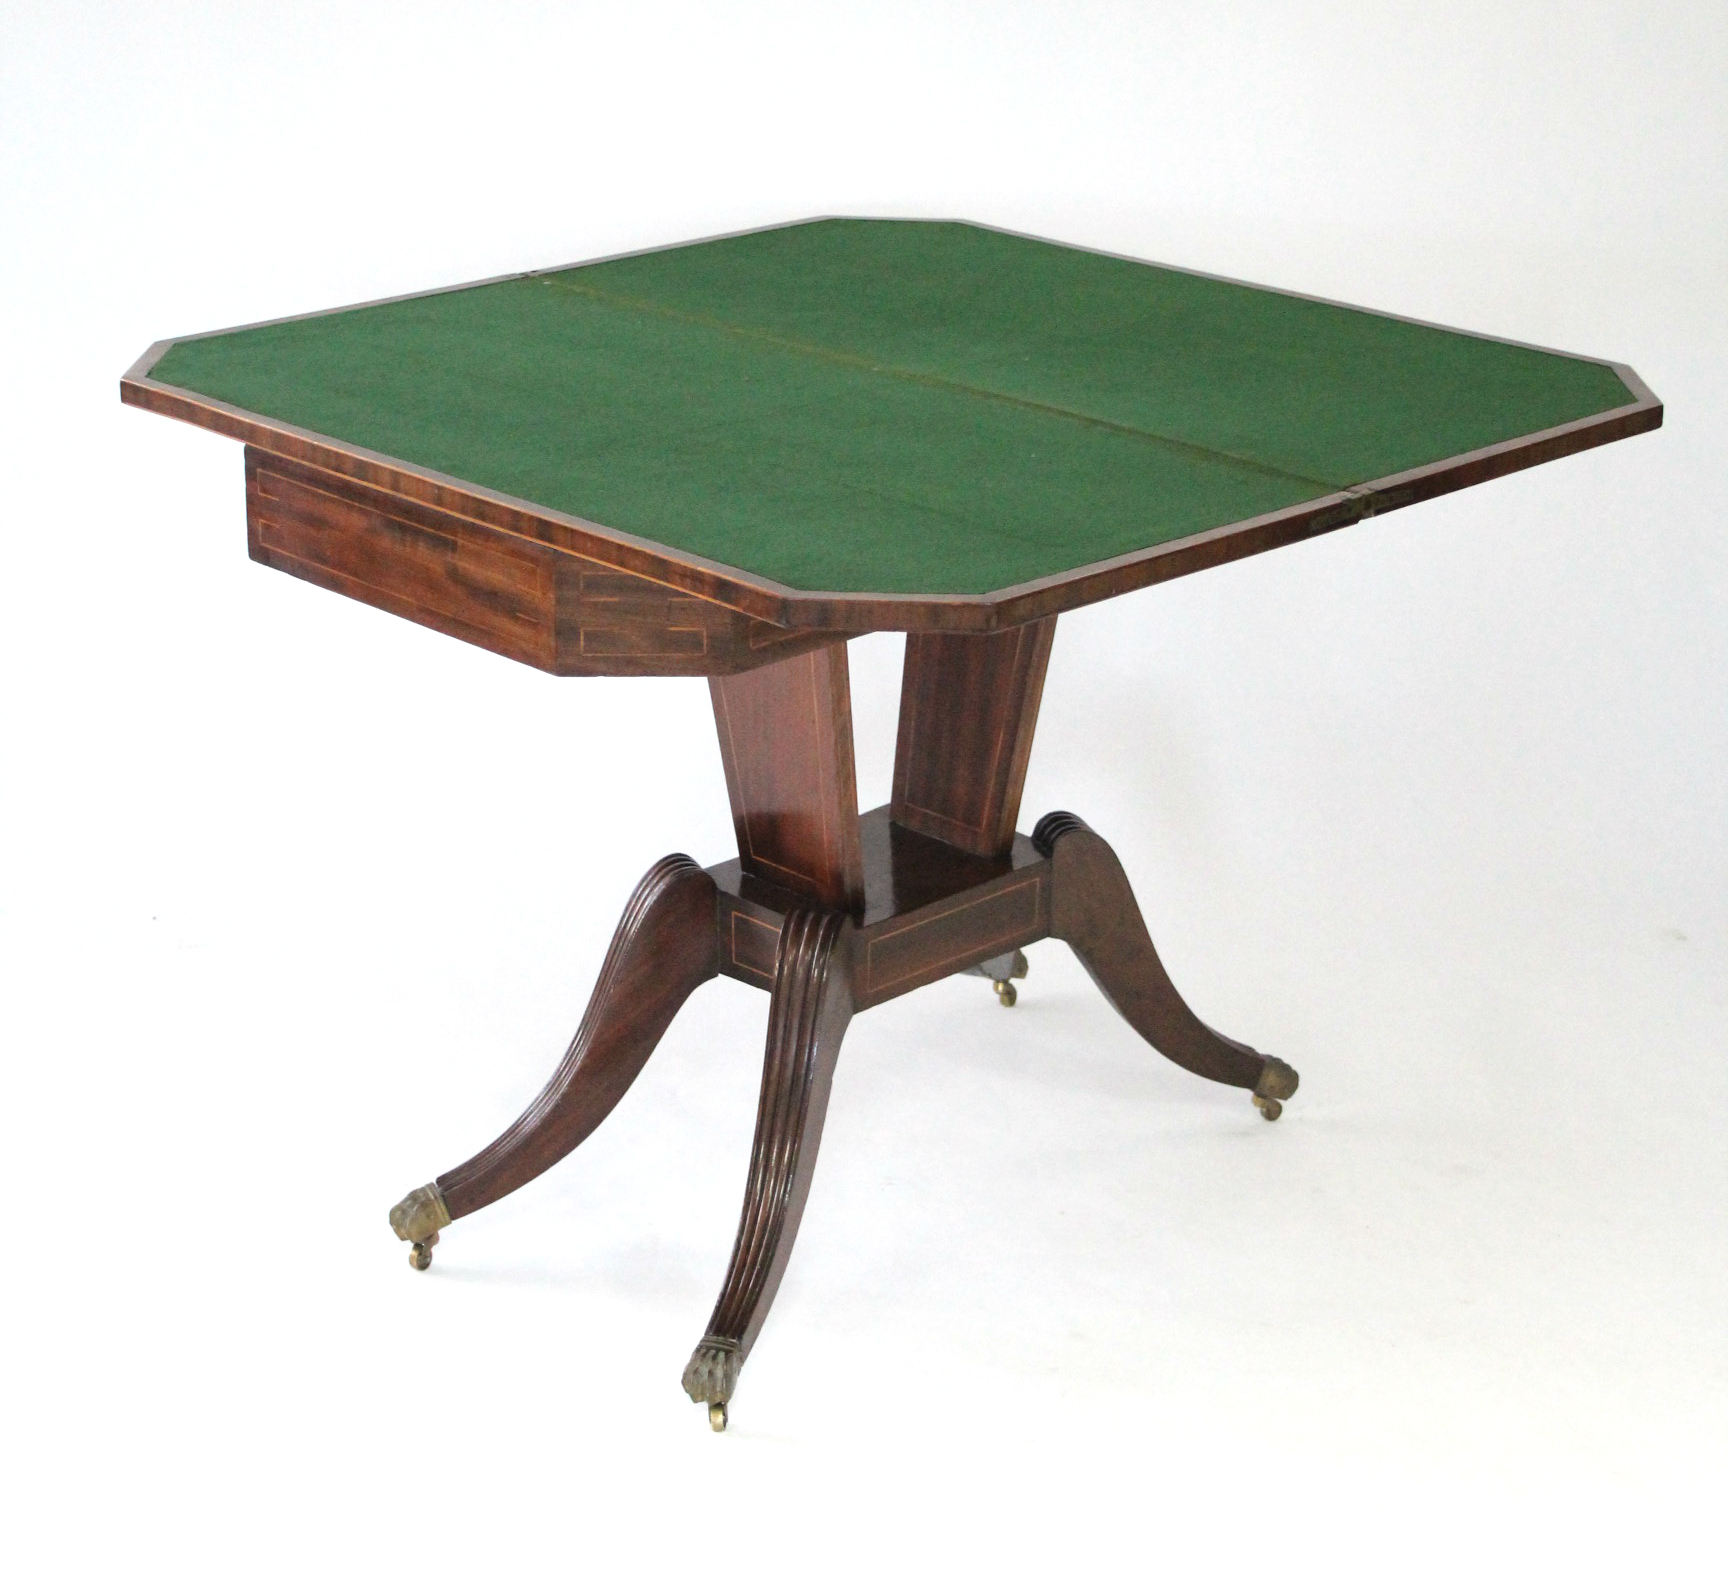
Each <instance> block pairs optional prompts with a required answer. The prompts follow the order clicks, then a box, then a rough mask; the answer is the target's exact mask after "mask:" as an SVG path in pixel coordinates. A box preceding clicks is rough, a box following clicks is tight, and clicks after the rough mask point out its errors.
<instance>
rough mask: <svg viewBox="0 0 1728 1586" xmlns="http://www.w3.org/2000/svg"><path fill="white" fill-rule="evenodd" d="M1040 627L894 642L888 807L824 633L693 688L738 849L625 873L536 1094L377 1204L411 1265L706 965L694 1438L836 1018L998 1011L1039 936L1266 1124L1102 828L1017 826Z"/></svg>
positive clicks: (1271, 1066) (749, 1291) (807, 1171)
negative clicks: (855, 765)
mask: <svg viewBox="0 0 1728 1586" xmlns="http://www.w3.org/2000/svg"><path fill="white" fill-rule="evenodd" d="M1052 626H1053V624H1052V623H1043V624H1029V625H1028V626H1027V627H1026V628H1025V629H1018V630H1010V631H1009V632H1007V633H1002V634H985V635H942V636H926V637H925V638H923V639H921V640H919V641H918V642H916V643H910V644H909V645H908V647H907V659H906V701H905V703H904V707H903V709H902V713H901V726H900V742H899V748H898V751H897V760H896V770H895V782H894V802H893V803H892V804H891V805H889V806H887V807H885V808H882V809H878V810H872V811H871V812H869V813H868V814H867V815H864V816H862V817H861V816H860V815H859V813H858V810H857V797H856V793H855V791H854V778H853V770H852V735H851V734H852V729H851V718H850V705H849V701H848V694H847V684H846V651H845V646H844V645H843V644H833V645H827V646H819V647H817V648H814V649H812V650H810V651H809V652H807V653H805V654H802V655H799V656H796V657H794V658H792V659H791V660H786V661H781V662H778V663H775V664H774V665H771V666H766V667H762V668H760V669H758V670H757V671H755V672H749V673H744V674H741V675H739V676H731V677H725V678H715V679H712V680H711V683H712V687H713V692H714V711H715V719H716V723H717V725H718V727H719V730H720V740H721V755H722V759H723V761H724V764H725V768H726V781H727V788H728V792H729V794H730V796H731V801H732V813H733V820H734V824H735V826H736V829H737V832H738V846H739V857H738V858H737V859H735V860H730V861H728V862H726V863H724V864H720V865H716V866H714V867H713V868H712V869H711V870H708V871H703V870H701V869H698V868H697V866H696V864H695V863H694V862H693V861H692V860H690V859H687V858H685V857H684V856H683V855H681V854H677V855H673V856H672V857H671V858H669V859H663V860H661V862H660V863H659V864H657V865H656V866H655V867H654V868H653V869H652V870H650V871H649V872H648V874H647V875H646V876H645V877H644V878H643V880H642V883H641V885H640V886H638V887H637V889H636V892H635V895H634V896H633V897H632V898H631V900H630V904H629V907H628V908H627V909H626V910H625V912H624V918H623V920H622V921H621V922H620V923H619V926H618V930H617V933H616V935H615V936H614V938H613V941H612V946H611V950H610V951H609V952H608V954H607V956H606V962H605V964H604V966H603V967H602V969H601V972H600V979H599V983H598V984H597V985H596V987H595V990H594V995H593V999H592V1000H591V1002H590V1003H589V1007H588V1012H587V1014H586V1015H585V1016H584V1018H583V1020H582V1025H581V1028H580V1029H579V1030H578V1031H577V1033H576V1037H575V1039H574V1040H573V1041H572V1042H571V1044H570V1048H569V1050H568V1051H567V1052H566V1053H565V1055H564V1060H563V1062H562V1063H561V1064H560V1065H559V1067H558V1070H557V1072H556V1073H555V1074H554V1075H553V1076H552V1078H551V1080H550V1081H548V1083H547V1085H546V1087H545V1089H544V1090H543V1091H542V1092H541V1093H540V1095H539V1096H538V1097H537V1098H536V1099H535V1101H534V1102H533V1104H532V1105H531V1106H530V1107H529V1108H528V1109H527V1111H526V1112H524V1113H523V1114H522V1116H521V1117H520V1118H519V1119H518V1120H517V1121H516V1122H515V1123H514V1124H512V1125H511V1126H510V1128H509V1129H507V1130H505V1132H504V1133H503V1134H502V1135H500V1136H499V1138H498V1139H497V1140H495V1141H494V1142H493V1143H492V1144H491V1145H489V1146H488V1147H487V1148H486V1149H485V1150H484V1151H482V1152H480V1153H479V1155H477V1156H475V1157H472V1158H470V1159H469V1160H468V1161H467V1162H464V1163H463V1164H462V1165H461V1166H460V1167H458V1168H454V1169H452V1170H451V1171H450V1172H448V1173H444V1174H441V1175H440V1176H439V1177H438V1178H436V1179H434V1180H433V1181H432V1182H431V1183H430V1184H427V1185H424V1186H422V1187H421V1188H420V1189H417V1190H415V1191H414V1192H413V1193H412V1194H410V1195H409V1196H407V1197H406V1198H405V1199H404V1200H403V1201H402V1202H401V1203H400V1204H399V1205H398V1206H397V1207H396V1208H395V1209H394V1210H393V1211H392V1212H391V1214H390V1224H391V1227H392V1228H393V1229H394V1230H395V1231H396V1233H397V1235H398V1237H400V1238H401V1239H403V1240H405V1241H407V1242H408V1243H409V1244H410V1245H411V1247H412V1253H411V1255H410V1260H411V1261H412V1263H413V1265H414V1266H415V1267H417V1268H421V1269H424V1268H425V1267H426V1266H428V1265H429V1264H430V1262H431V1259H432V1247H433V1245H434V1244H436V1243H437V1241H438V1237H439V1234H440V1232H441V1231H442V1230H443V1229H444V1228H446V1227H448V1226H449V1225H450V1223H451V1222H452V1221H454V1220H455V1219H458V1218H461V1217H464V1216H466V1215H467V1214H468V1213H469V1212H472V1211H475V1210H478V1209H479V1208H480V1207H482V1206H485V1205H488V1204H489V1203H490V1202H492V1201H494V1200H497V1199H498V1198H499V1197H500V1196H502V1195H507V1194H508V1193H509V1192H510V1191H511V1190H513V1189H516V1188H518V1187H519V1186H520V1185H522V1184H525V1183H527V1182H528V1180H529V1179H531V1178H533V1177H534V1176H535V1175H536V1174H539V1173H542V1172H544V1171H545V1170H546V1169H547V1168H548V1167H550V1166H551V1165H552V1164H553V1163H554V1162H556V1161H558V1160H559V1159H560V1158H561V1157H563V1156H564V1155H565V1154H566V1153H567V1152H569V1151H570V1150H572V1149H573V1148H574V1147H575V1146H576V1145H578V1144H579V1143H580V1142H581V1141H582V1140H583V1139H585V1138H586V1137H587V1135H588V1134H589V1133H590V1132H591V1131H592V1130H593V1129H594V1128H595V1127H596V1126H597V1125H598V1124H599V1123H600V1122H601V1121H602V1120H603V1119H604V1118H605V1117H606V1115H607V1114H608V1113H609V1112H611V1110H612V1109H613V1107H615V1106H616V1105H617V1103H618V1102H619V1100H620V1099H621V1098H622V1097H623V1095H624V1092H625V1091H626V1090H627V1089H628V1088H629V1086H630V1083H631V1082H632V1081H633V1080H634V1079H635V1077H636V1075H637V1074H638V1073H639V1072H640V1071H641V1069H642V1066H643V1064H644V1063H645V1062H646V1061H647V1060H648V1057H649V1055H650V1054H651V1053H652V1051H653V1050H654V1047H655V1045H656V1043H657V1042H658V1041H659V1040H660V1038H661V1036H662V1035H663V1034H664V1032H665V1030H666V1027H667V1025H668V1024H669V1023H670V1022H671V1020H672V1017H673V1015H674V1014H675V1013H676V1012H677V1011H678V1009H679V1007H680V1006H682V1004H683V1003H684V1001H685V999H686V998H687V997H688V996H689V995H690V993H691V992H692V991H693V990H694V989H695V988H696V987H697V986H699V985H701V984H702V982H703V981H705V980H708V979H710V978H711V977H713V976H714V975H716V974H725V975H729V976H732V977H733V978H735V979H738V980H742V981H745V982H747V983H748V984H751V985H755V986H758V987H761V988H762V989H763V990H766V991H768V992H770V993H771V999H770V1002H769V1013H768V1038H767V1045H766V1049H765V1053H764V1057H763V1064H762V1088H761V1095H760V1099H759V1101H758V1105H757V1113H756V1137H755V1142H754V1145H753V1146H752V1148H751V1155H750V1170H749V1174H748V1177H747V1180H746V1183H745V1190H744V1206H743V1211H742V1213H741V1215H740V1218H739V1223H738V1234H737V1238H736V1239H735V1241H734V1243H733V1247H732V1258H731V1261H730V1263H729V1264H728V1266H727V1270H726V1277H725V1281H724V1283H723V1284H722V1286H721V1290H720V1297H719V1299H718V1301H717V1302H716V1304H715V1306H714V1312H713V1315H712V1316H711V1317H710V1318H709V1321H708V1327H707V1331H706V1332H705V1333H704V1334H703V1336H702V1339H701V1342H700V1343H699V1344H698V1345H697V1346H696V1349H695V1352H694V1353H693V1354H692V1355H691V1357H690V1361H689V1364H688V1365H687V1366H686V1367H685V1369H684V1377H683V1383H684V1389H685V1391H686V1392H687V1393H688V1394H689V1395H690V1397H691V1398H692V1399H694V1400H696V1401H697V1402H698V1403H701V1404H704V1405H706V1406H707V1409H708V1417H709V1424H710V1425H711V1426H713V1427H714V1429H715V1430H716V1431H723V1430H724V1429H725V1427H726V1424H727V1421H728V1419H729V1416H730V1407H731V1402H732V1397H733V1394H734V1392H735V1391H736V1389H737V1386H738V1377H739V1372H740V1371H741V1370H742V1368H743V1365H744V1361H745V1359H746V1358H747V1357H748V1355H749V1353H750V1350H751V1348H752V1346H753V1345H754V1344H755V1342H756V1338H757V1335H758V1334H759V1333H760V1332H761V1329H762V1324H763V1321H764V1319H765V1318H766V1317H767V1315H768V1310H769V1307H770V1306H771V1305H772V1304H773V1302H774V1295H775V1292H776V1291H777V1289H778V1288H779V1286H780V1280H781V1277H782V1275H783V1274H784V1272H785V1270H786V1265H787V1262H788V1260H789V1259H790V1257H791V1253H792V1246H793V1242H794V1240H795V1239H796V1237H797V1233H798V1224H799V1219H800V1218H801V1216H802V1215H803V1210H804V1204H805V1200H806V1199H807V1197H808V1195H809V1192H810V1184H811V1179H812V1175H813V1174H814V1172H815V1166H816V1152H817V1147H818V1145H819V1143H820V1141H821V1137H822V1124H823V1119H824V1117H825V1116H826V1113H827V1108H828V1094H829V1089H830V1086H831V1084H832V1080H833V1076H834V1068H835V1063H836V1061H837V1059H838V1056H839V1052H840V1043H841V1040H842V1038H843V1037H844V1035H845V1033H846V1028H847V1025H848V1023H849V1022H850V1020H851V1019H852V1017H853V1015H854V1013H856V1012H860V1011H862V1010H864V1009H868V1008H871V1007H874V1006H876V1005H877V1004H879V1003H883V1002H887V1001H889V1000H891V999H892V998H895V997H900V996H903V995H905V994H906V993H907V992H909V991H914V990H916V989H917V988H918V987H920V986H925V985H929V984H930V983H931V982H933V981H936V980H940V979H942V978H944V977H945V976H948V975H953V974H962V973H972V974H983V975H985V976H987V977H988V978H989V979H990V980H991V981H992V983H993V985H994V986H995V989H996V991H997V994H998V996H999V997H1000V998H1001V1000H1002V1001H1003V1002H1004V1003H1005V1004H1008V1005H1010V1006H1011V1005H1012V1004H1013V1002H1014V997H1015V992H1014V982H1015V981H1016V980H1017V979H1019V978H1020V977H1022V976H1024V975H1025V973H1026V968H1027V964H1026V958H1025V954H1024V952H1023V951H1022V949H1024V948H1025V947H1026V946H1027V944H1029V943H1032V942H1036V941H1039V940H1041V939H1043V938H1044V937H1047V936H1054V937H1058V938H1060V939H1061V940H1063V941H1065V942H1067V943H1068V944H1069V946H1070V947H1072V949H1073V950H1074V952H1075V953H1076V955H1077V956H1078V957H1079V959H1080V961H1081V962H1082V963H1083V964H1084V965H1085V966H1086V968H1087V970H1088V971H1089V972H1090V973H1091V975H1092V978H1093V980H1094V981H1096V982H1097V984H1098V987H1099V989H1100V990H1101V991H1102V992H1103V993H1104V995H1105V996H1106V997H1107V998H1108V999H1109V1001H1110V1002H1111V1004H1112V1005H1113V1006H1114V1007H1115V1008H1116V1009H1117V1011H1118V1012H1120V1013H1121V1014H1122V1016H1123V1018H1125V1019H1126V1020H1127V1021H1128V1023H1129V1024H1130V1025H1132V1026H1133V1028H1134V1029H1135V1030H1137V1031H1138V1032H1139V1033H1140V1034H1141V1035H1142V1036H1143V1037H1145V1039H1146V1040H1147V1041H1148V1042H1150V1043H1151V1044H1152V1045H1153V1046H1154V1047H1156V1048H1157V1049H1158V1050H1159V1051H1161V1052H1162V1053H1164V1055H1165V1056H1167V1057H1169V1058H1170V1059H1171V1060H1172V1061H1174V1062H1176V1063H1179V1064H1181V1065H1182V1067H1184V1068H1186V1069H1188V1070H1190V1071H1191V1072H1193V1073H1195V1074H1198V1075H1201V1076H1202V1077H1204V1078H1206V1079H1212V1080H1216V1081H1218V1082H1219V1083H1220V1084H1225V1085H1234V1086H1238V1087H1240V1088H1242V1089H1244V1090H1247V1091H1249V1092H1251V1093H1252V1095H1253V1098H1254V1101H1255V1104H1256V1105H1257V1106H1258V1107H1259V1108H1260V1110H1261V1111H1262V1113H1263V1114H1264V1115H1265V1116H1266V1117H1268V1118H1275V1117H1277V1116H1278V1114H1279V1112H1280V1110H1281V1109H1282V1104H1283V1102H1284V1101H1285V1100H1286V1099H1288V1098H1289V1096H1290V1095H1291V1094H1292V1093H1293V1092H1294V1091H1295V1089H1296V1072H1295V1070H1294V1069H1292V1068H1291V1067H1290V1066H1289V1065H1288V1064H1286V1063H1283V1062H1280V1061H1279V1060H1278V1059H1277V1058H1275V1057H1268V1056H1266V1055H1265V1054H1264V1053H1261V1052H1257V1051H1255V1050H1254V1049H1253V1048H1252V1047H1249V1046H1245V1045H1243V1044H1242V1043H1241V1042H1239V1041H1233V1040H1231V1039H1230V1038H1229V1037H1227V1036H1223V1035H1220V1034H1218V1032H1217V1031H1215V1030H1213V1029H1212V1028H1211V1027H1210V1026H1208V1025H1206V1024H1204V1023H1202V1022H1201V1020H1200V1019H1199V1018H1197V1017H1196V1016H1195V1014H1194V1013H1193V1011H1192V1010H1191V1009H1190V1008H1189V1007H1188V1005H1187V1003H1185V1002H1184V1001H1183V1000H1182V998H1181V996H1180V995H1179V994H1178V992H1177V991H1176V988H1175V987H1174V986H1173V985H1172V984H1171V983H1170V978H1169V976H1168V975H1167V974H1166V973H1165V971H1164V966H1163V964H1162V962H1161V961H1160V960H1159V957H1158V954H1157V951H1156V950H1155V949H1154V947H1153V946H1152V940H1151V937H1150V936H1149V935H1148V934H1147V930H1146V925H1145V922H1144V921H1143V920H1142V919H1141V917H1140V910H1139V906H1138V905H1137V904H1136V902H1135V900H1134V893H1133V889H1132V888H1131V887H1130V886H1129V884H1128V879H1127V877H1126V876H1125V875H1124V874H1123V872H1122V867H1121V865H1120V864H1119V863H1118V861H1117V859H1116V856H1115V854H1114V853H1113V852H1112V851H1111V849H1110V847H1109V845H1108V844H1107V843H1105V842H1104V840H1103V839H1102V838H1100V837H1098V836H1097V835H1096V834H1095V833H1094V832H1093V831H1092V830H1091V829H1090V828H1089V827H1088V826H1087V825H1086V824H1085V822H1083V821H1081V820H1079V819H1077V818H1076V817H1075V816H1072V815H1068V814H1063V813H1060V812H1059V813H1056V814H1052V815H1047V816H1045V817H1044V819H1043V820H1041V821H1040V822H1039V823H1038V825H1037V828H1036V830H1035V831H1034V833H1033V835H1032V837H1031V838H1026V837H1024V836H1020V835H1017V834H1016V833H1015V830H1014V822H1015V816H1016V814H1017V812H1018V808H1019V802H1020V788H1021V783H1022V781H1023V779H1024V777H1025V773H1026V763H1027V757H1028V755H1029V753H1030V749H1031V739H1032V724H1033V721H1034V719H1035V717H1036V712H1037V705H1038V696H1039V692H1040V690H1041V688H1042V685H1043V677H1044V663H1045V661H1046V659H1047V658H1048V655H1049V646H1050V632H1051V627H1052ZM961 717H963V720H959V722H958V724H956V723H957V718H961Z"/></svg>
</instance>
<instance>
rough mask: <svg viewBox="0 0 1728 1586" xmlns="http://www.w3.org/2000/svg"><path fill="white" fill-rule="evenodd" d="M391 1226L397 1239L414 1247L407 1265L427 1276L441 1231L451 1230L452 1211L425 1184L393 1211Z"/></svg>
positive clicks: (430, 1187)
mask: <svg viewBox="0 0 1728 1586" xmlns="http://www.w3.org/2000/svg"><path fill="white" fill-rule="evenodd" d="M390 1226H391V1228H392V1229H393V1230H394V1231H395V1234H396V1237H397V1238H398V1239H402V1240H405V1241H407V1243H408V1244H410V1245H411V1246H412V1247H413V1248H412V1249H411V1250H409V1252H408V1265H409V1266H411V1267H412V1268H413V1269H414V1270H415V1271H416V1272H424V1271H425V1270H426V1269H427V1268H428V1267H429V1266H431V1265H432V1247H433V1245H435V1244H437V1243H438V1230H439V1229H440V1228H448V1227H449V1226H450V1208H449V1207H448V1206H446V1205H445V1204H444V1196H443V1195H442V1194H441V1193H440V1192H439V1189H438V1186H437V1185H436V1184H423V1185H421V1186H420V1188H419V1189H417V1190H414V1191H412V1192H411V1193H409V1194H407V1195H404V1196H403V1197H402V1199H401V1200H400V1201H398V1202H397V1203H396V1204H395V1205H394V1206H392V1207H391V1208H390Z"/></svg>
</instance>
